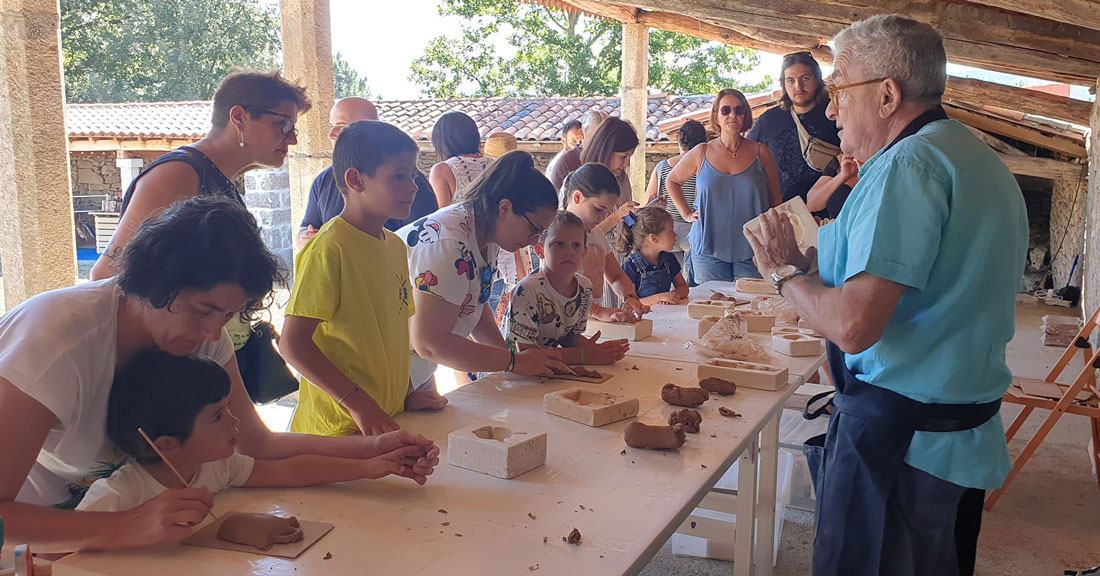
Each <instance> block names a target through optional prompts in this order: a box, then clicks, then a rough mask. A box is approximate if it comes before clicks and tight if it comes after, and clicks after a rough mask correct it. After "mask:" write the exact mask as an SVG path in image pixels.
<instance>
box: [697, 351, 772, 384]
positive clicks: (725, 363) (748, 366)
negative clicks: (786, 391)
mask: <svg viewBox="0 0 1100 576" xmlns="http://www.w3.org/2000/svg"><path fill="white" fill-rule="evenodd" d="M696 375H697V376H698V378H699V379H700V380H703V379H704V378H721V379H722V380H726V381H728V382H733V383H734V384H737V385H738V386H744V387H745V388H755V389H757V390H779V389H780V388H782V387H784V386H786V385H787V375H788V371H787V369H786V368H776V367H775V366H767V365H765V364H753V363H751V362H741V361H739V360H726V359H723V358H712V359H710V360H708V361H707V362H706V363H705V364H699V367H698V368H697V371H696Z"/></svg>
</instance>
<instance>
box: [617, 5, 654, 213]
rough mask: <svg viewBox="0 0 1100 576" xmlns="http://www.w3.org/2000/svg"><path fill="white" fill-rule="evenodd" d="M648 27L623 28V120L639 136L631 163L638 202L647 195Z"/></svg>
mask: <svg viewBox="0 0 1100 576" xmlns="http://www.w3.org/2000/svg"><path fill="white" fill-rule="evenodd" d="M648 86H649V27H648V26H646V25H645V24H638V23H636V22H633V23H632V22H628V23H626V24H623V79H622V92H621V94H620V96H619V98H620V102H621V104H620V112H619V114H620V116H621V118H622V119H623V120H626V121H627V122H630V124H631V125H633V126H634V129H635V130H636V131H637V132H638V140H639V144H638V149H637V150H635V151H634V156H633V157H632V158H631V159H630V170H629V172H628V175H629V176H630V187H631V188H632V189H633V195H634V199H635V200H639V199H641V198H642V196H644V195H645V187H646V184H647V182H646V165H645V150H646V126H647V118H648V116H649V90H648Z"/></svg>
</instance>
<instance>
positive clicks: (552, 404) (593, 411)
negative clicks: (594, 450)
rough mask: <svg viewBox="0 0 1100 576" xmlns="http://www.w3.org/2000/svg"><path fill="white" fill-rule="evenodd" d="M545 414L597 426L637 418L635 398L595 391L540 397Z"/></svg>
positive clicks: (636, 400)
mask: <svg viewBox="0 0 1100 576" xmlns="http://www.w3.org/2000/svg"><path fill="white" fill-rule="evenodd" d="M542 405H543V407H544V408H545V409H546V412H548V413H550V414H553V415H554V416H561V417H562V418H566V419H569V420H572V421H574V422H580V423H581V424H585V425H588V426H594V427H599V426H603V425H605V424H610V423H612V422H618V421H619V420H626V419H627V418H633V417H635V416H637V415H638V399H637V398H627V397H625V396H620V395H618V394H608V393H606V392H595V391H592V390H585V389H584V388H569V389H568V390H559V391H557V392H551V393H549V394H547V395H545V396H543V397H542Z"/></svg>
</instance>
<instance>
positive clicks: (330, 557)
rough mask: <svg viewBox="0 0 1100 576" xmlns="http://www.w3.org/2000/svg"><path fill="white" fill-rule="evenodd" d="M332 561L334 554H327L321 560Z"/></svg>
mask: <svg viewBox="0 0 1100 576" xmlns="http://www.w3.org/2000/svg"><path fill="white" fill-rule="evenodd" d="M330 559H332V552H325V557H324V558H321V560H330Z"/></svg>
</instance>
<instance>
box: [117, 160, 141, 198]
mask: <svg viewBox="0 0 1100 576" xmlns="http://www.w3.org/2000/svg"><path fill="white" fill-rule="evenodd" d="M144 164H145V160H142V159H141V158H116V159H115V166H118V176H119V179H120V180H121V184H120V185H119V188H120V189H121V190H122V194H125V193H126V189H127V188H129V187H130V182H133V181H134V178H137V175H138V174H140V173H141V168H142V166H143V165H144Z"/></svg>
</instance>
